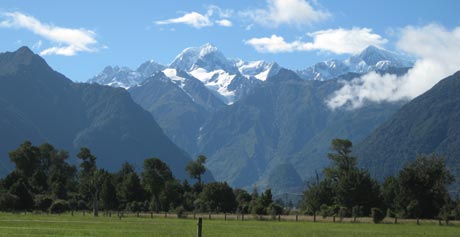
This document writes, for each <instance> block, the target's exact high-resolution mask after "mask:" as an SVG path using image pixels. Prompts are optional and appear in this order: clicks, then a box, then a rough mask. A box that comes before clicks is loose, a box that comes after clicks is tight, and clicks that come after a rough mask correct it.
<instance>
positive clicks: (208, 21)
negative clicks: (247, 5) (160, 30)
mask: <svg viewBox="0 0 460 237" xmlns="http://www.w3.org/2000/svg"><path fill="white" fill-rule="evenodd" d="M232 13H233V11H232V10H224V9H221V8H219V7H218V6H215V5H211V6H209V7H208V9H207V11H206V14H201V13H198V12H188V13H185V14H184V15H183V16H181V17H178V18H172V19H167V20H161V21H155V24H157V25H168V24H186V25H190V26H192V27H195V28H197V29H200V28H203V27H209V26H213V25H214V22H213V21H214V20H213V19H212V18H213V16H216V15H218V16H219V17H220V18H221V19H219V20H215V23H216V24H217V25H220V26H225V27H230V26H232V25H233V24H232V22H231V21H229V20H228V19H225V18H229V17H230V16H231V15H232Z"/></svg>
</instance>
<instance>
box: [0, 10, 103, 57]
mask: <svg viewBox="0 0 460 237" xmlns="http://www.w3.org/2000/svg"><path fill="white" fill-rule="evenodd" d="M2 18H3V20H2V21H0V27H3V28H19V29H26V30H29V31H31V32H33V33H34V34H36V35H39V36H41V37H43V38H45V39H47V40H49V41H51V42H52V43H55V44H57V45H56V46H53V47H50V48H47V49H45V50H43V51H41V52H40V55H53V54H54V55H63V56H73V55H76V54H77V53H79V52H95V51H97V50H98V49H97V44H98V42H97V40H96V38H95V37H96V34H95V33H94V32H93V31H90V30H86V29H71V28H63V27H58V26H53V25H49V24H45V23H42V22H40V21H39V20H38V19H36V18H34V17H33V16H29V15H26V14H23V13H21V12H6V13H3V14H2ZM40 42H41V41H40ZM40 46H41V43H40Z"/></svg>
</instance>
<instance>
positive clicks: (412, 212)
mask: <svg viewBox="0 0 460 237" xmlns="http://www.w3.org/2000/svg"><path fill="white" fill-rule="evenodd" d="M331 145H332V150H333V151H334V152H333V153H330V154H328V158H329V160H330V161H331V166H329V167H327V168H325V169H324V170H323V176H324V177H323V178H322V179H321V180H320V178H319V175H318V174H317V177H316V180H315V181H313V182H309V183H308V188H307V190H306V191H305V192H304V196H303V201H302V208H303V209H304V210H305V211H306V212H307V213H308V214H311V215H313V216H314V219H316V215H318V214H319V215H321V216H323V217H324V216H334V217H354V218H356V217H359V216H372V217H373V219H374V222H380V221H381V220H382V219H383V218H384V217H385V216H388V217H393V218H395V219H394V221H395V222H397V219H398V218H413V219H417V223H418V219H420V218H424V219H441V220H445V221H446V222H447V223H448V221H449V220H451V219H460V199H459V197H457V198H455V199H456V200H453V197H452V196H451V195H449V192H448V188H449V186H450V185H451V184H453V182H454V176H453V175H452V174H451V172H450V171H449V170H448V169H447V167H446V165H445V162H444V159H443V158H442V157H440V156H438V155H435V154H431V155H419V156H418V157H417V158H416V159H415V160H413V161H411V162H409V163H407V164H406V166H405V167H404V168H403V169H402V170H401V171H400V172H399V174H397V175H396V176H390V177H387V178H386V179H385V180H384V182H383V183H382V184H379V183H378V182H377V181H376V180H374V179H373V178H371V176H370V174H369V172H368V171H367V170H364V169H360V168H358V166H357V158H356V157H354V156H353V155H352V146H353V144H352V142H351V141H349V140H344V139H334V140H333V141H332V144H331Z"/></svg>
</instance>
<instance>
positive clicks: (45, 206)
mask: <svg viewBox="0 0 460 237" xmlns="http://www.w3.org/2000/svg"><path fill="white" fill-rule="evenodd" d="M34 203H35V208H36V209H38V210H40V211H47V210H49V208H50V206H51V204H53V199H52V198H51V197H50V196H47V195H36V196H35V198H34Z"/></svg>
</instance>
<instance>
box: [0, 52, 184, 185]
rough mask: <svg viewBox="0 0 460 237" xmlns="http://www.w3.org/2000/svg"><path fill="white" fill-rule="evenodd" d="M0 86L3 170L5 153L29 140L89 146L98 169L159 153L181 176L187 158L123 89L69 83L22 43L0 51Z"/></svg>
mask: <svg viewBox="0 0 460 237" xmlns="http://www.w3.org/2000/svg"><path fill="white" fill-rule="evenodd" d="M0 85H1V86H0V131H1V132H0V141H1V146H0V156H1V164H2V168H3V169H1V170H0V171H1V173H2V174H5V172H7V171H8V168H9V167H8V166H9V159H8V155H7V154H8V152H9V151H11V150H13V149H16V148H17V147H18V146H19V144H21V143H22V142H23V141H25V140H31V141H32V142H33V143H35V144H41V143H43V142H49V143H51V144H53V145H55V146H56V147H57V148H60V149H65V150H68V151H69V152H71V154H75V153H76V152H77V151H78V150H79V148H80V147H83V146H85V147H89V148H90V149H91V150H92V152H93V153H94V154H95V155H96V156H97V158H98V160H97V163H98V165H99V167H102V168H105V169H108V170H111V171H114V170H117V169H119V168H120V167H121V164H122V162H124V161H128V162H131V163H133V164H135V166H136V167H137V168H141V167H142V162H143V160H144V159H145V158H149V157H159V158H161V159H162V160H163V161H165V162H166V163H168V164H169V165H170V166H171V168H172V170H173V172H174V174H175V175H176V176H177V177H179V178H185V177H186V174H185V171H184V167H185V165H186V163H187V162H188V161H189V160H190V157H189V156H188V155H187V154H186V153H185V152H184V151H182V150H181V149H179V148H178V147H177V146H176V145H175V144H174V143H172V142H171V141H170V140H169V139H168V137H167V136H166V135H165V134H164V133H163V131H162V129H161V128H160V127H159V126H158V124H157V123H156V122H155V120H154V119H153V117H152V115H151V114H150V113H148V112H147V111H145V110H143V109H142V108H141V107H140V106H139V105H137V104H136V103H135V102H134V101H133V100H132V99H131V96H130V95H129V93H128V92H127V91H126V90H124V89H120V88H112V87H108V86H101V85H98V84H85V83H73V82H72V81H70V80H69V79H67V78H66V77H65V76H63V75H62V74H60V73H58V72H56V71H54V70H53V69H51V68H50V67H49V66H48V65H47V63H46V62H45V61H44V60H43V59H42V58H41V57H39V56H38V55H35V54H34V53H33V52H31V51H30V49H28V48H27V47H22V48H20V49H18V50H17V51H15V52H7V53H2V54H0Z"/></svg>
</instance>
